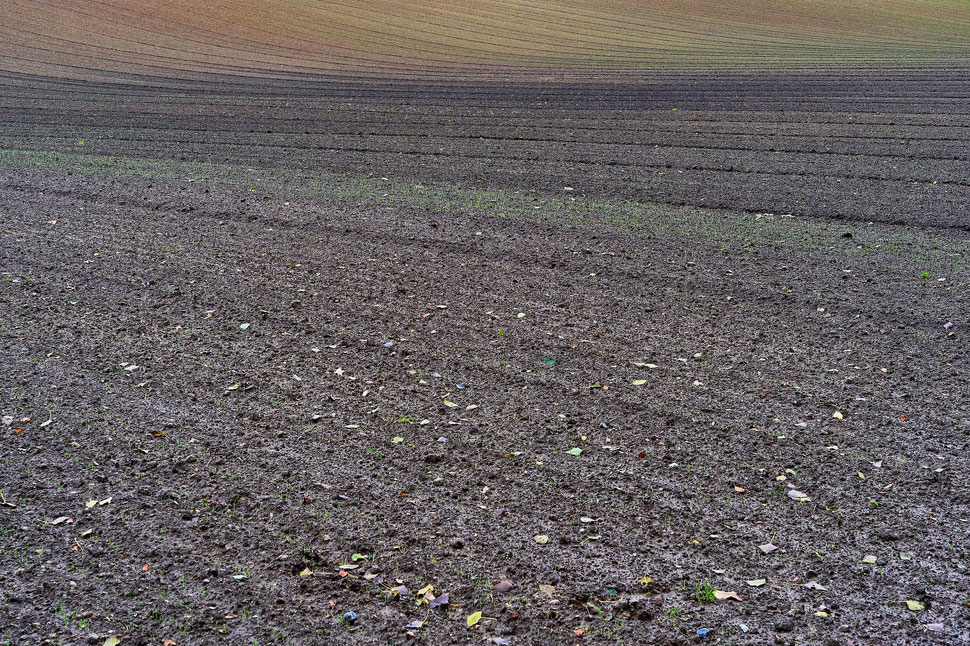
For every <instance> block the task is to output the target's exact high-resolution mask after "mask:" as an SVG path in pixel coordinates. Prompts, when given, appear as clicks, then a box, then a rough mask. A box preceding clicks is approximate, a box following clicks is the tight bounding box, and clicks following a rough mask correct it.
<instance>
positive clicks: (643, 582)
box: [637, 576, 653, 588]
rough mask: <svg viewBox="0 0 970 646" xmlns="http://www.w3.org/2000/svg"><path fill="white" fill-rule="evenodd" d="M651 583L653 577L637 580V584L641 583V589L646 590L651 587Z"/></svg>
mask: <svg viewBox="0 0 970 646" xmlns="http://www.w3.org/2000/svg"><path fill="white" fill-rule="evenodd" d="M651 582H653V577H652V576H644V577H640V578H639V579H637V583H639V584H640V586H641V587H644V588H645V587H647V586H648V585H650V583H651Z"/></svg>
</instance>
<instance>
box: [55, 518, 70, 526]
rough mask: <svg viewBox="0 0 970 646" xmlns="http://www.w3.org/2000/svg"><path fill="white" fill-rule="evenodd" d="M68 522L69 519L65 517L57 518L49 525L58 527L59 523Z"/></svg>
mask: <svg viewBox="0 0 970 646" xmlns="http://www.w3.org/2000/svg"><path fill="white" fill-rule="evenodd" d="M69 520H70V518H68V517H67V516H59V517H57V518H55V519H54V520H52V521H51V525H60V524H61V523H64V522H67V521H69Z"/></svg>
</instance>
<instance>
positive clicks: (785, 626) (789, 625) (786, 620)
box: [775, 617, 795, 633]
mask: <svg viewBox="0 0 970 646" xmlns="http://www.w3.org/2000/svg"><path fill="white" fill-rule="evenodd" d="M775 630H777V631H778V632H780V633H790V632H791V631H793V630H795V622H794V621H792V619H791V617H779V618H778V621H776V622H775Z"/></svg>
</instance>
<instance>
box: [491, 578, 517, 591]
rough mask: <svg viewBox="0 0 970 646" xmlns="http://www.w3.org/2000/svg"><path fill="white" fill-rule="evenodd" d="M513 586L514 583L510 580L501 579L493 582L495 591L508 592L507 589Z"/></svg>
mask: <svg viewBox="0 0 970 646" xmlns="http://www.w3.org/2000/svg"><path fill="white" fill-rule="evenodd" d="M513 587H515V584H513V583H512V582H511V581H504V580H503V581H499V582H498V583H496V584H495V591H496V592H501V593H502V594H504V593H506V592H508V591H509V590H511V589H512V588H513Z"/></svg>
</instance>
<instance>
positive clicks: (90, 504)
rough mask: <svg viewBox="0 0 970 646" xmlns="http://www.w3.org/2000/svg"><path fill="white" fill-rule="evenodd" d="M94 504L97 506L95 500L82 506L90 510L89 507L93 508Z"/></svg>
mask: <svg viewBox="0 0 970 646" xmlns="http://www.w3.org/2000/svg"><path fill="white" fill-rule="evenodd" d="M96 504H98V501H97V500H89V501H87V502H86V503H84V506H85V507H87V508H88V509H91V507H94V506H95V505H96Z"/></svg>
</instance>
